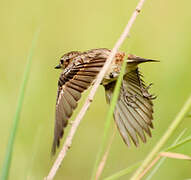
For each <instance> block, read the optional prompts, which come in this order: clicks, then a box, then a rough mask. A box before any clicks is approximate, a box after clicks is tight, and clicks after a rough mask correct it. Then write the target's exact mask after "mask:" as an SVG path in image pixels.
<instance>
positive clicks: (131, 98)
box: [121, 83, 137, 108]
mask: <svg viewBox="0 0 191 180" xmlns="http://www.w3.org/2000/svg"><path fill="white" fill-rule="evenodd" d="M121 89H122V91H123V97H124V99H125V102H126V103H127V105H128V106H130V107H132V108H137V105H136V98H137V95H136V94H131V95H128V94H127V93H126V91H125V88H124V86H123V83H122V85H121Z"/></svg>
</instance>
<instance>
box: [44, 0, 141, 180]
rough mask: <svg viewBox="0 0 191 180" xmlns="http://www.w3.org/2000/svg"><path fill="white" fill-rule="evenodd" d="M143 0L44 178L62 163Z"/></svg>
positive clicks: (54, 173) (52, 176)
mask: <svg viewBox="0 0 191 180" xmlns="http://www.w3.org/2000/svg"><path fill="white" fill-rule="evenodd" d="M144 1H145V0H140V1H139V3H138V5H137V7H136V9H135V11H134V12H133V14H132V16H131V18H130V20H129V22H128V24H127V25H126V27H125V29H124V31H123V33H122V34H121V36H120V38H119V39H118V41H117V43H116V44H115V46H114V48H113V49H112V51H111V54H110V55H109V57H108V59H107V61H106V62H105V64H104V66H103V68H102V70H101V71H100V73H99V74H98V76H97V78H96V81H95V84H94V85H93V87H92V89H91V91H90V93H89V95H88V97H87V99H86V101H85V103H84V105H83V107H82V109H81V110H80V112H79V114H78V115H77V117H76V119H75V120H74V122H73V124H72V127H71V129H70V132H69V134H68V136H67V138H66V141H65V143H64V145H63V148H62V150H61V151H60V153H59V155H58V157H57V159H56V161H55V163H54V164H53V166H52V169H51V170H50V172H49V174H48V176H47V177H46V178H45V179H46V180H52V179H53V178H54V176H55V175H56V172H57V170H58V168H59V167H60V165H61V163H62V160H63V159H64V157H65V156H66V152H67V151H68V149H69V148H70V146H71V144H72V139H73V136H74V134H75V132H76V130H77V127H78V126H79V124H80V121H81V120H82V118H83V116H84V115H85V113H86V111H87V109H88V107H89V106H90V104H91V102H92V100H93V98H94V95H95V93H96V91H97V89H98V87H99V85H100V83H101V81H102V79H103V77H104V75H105V73H106V71H107V69H108V68H109V66H110V64H111V62H112V60H113V58H114V57H115V54H116V53H117V51H118V49H119V48H120V46H121V44H122V43H123V41H124V40H125V39H126V37H127V36H128V35H129V32H130V29H131V27H132V25H133V23H134V21H135V19H136V17H137V15H138V14H139V13H140V11H141V8H142V6H143V3H144Z"/></svg>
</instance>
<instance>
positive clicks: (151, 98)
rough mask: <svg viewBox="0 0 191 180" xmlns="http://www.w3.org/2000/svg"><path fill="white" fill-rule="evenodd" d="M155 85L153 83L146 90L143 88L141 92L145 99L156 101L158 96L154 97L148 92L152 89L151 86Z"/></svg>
mask: <svg viewBox="0 0 191 180" xmlns="http://www.w3.org/2000/svg"><path fill="white" fill-rule="evenodd" d="M152 85H153V83H151V84H149V85H148V86H147V87H146V88H143V87H142V88H141V92H142V95H143V97H145V98H148V99H150V100H153V99H156V98H157V96H154V95H153V94H149V92H148V90H149V89H150V88H151V86H152Z"/></svg>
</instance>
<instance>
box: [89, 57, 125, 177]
mask: <svg viewBox="0 0 191 180" xmlns="http://www.w3.org/2000/svg"><path fill="white" fill-rule="evenodd" d="M126 63H127V62H126V60H124V61H123V64H122V67H121V72H120V75H119V77H118V79H117V83H116V85H115V89H114V93H113V97H112V100H111V105H110V108H109V111H108V114H107V118H106V122H105V127H104V134H103V138H102V142H101V145H100V149H99V151H98V153H97V158H96V161H95V165H94V169H93V173H92V177H91V179H92V180H94V179H95V176H96V171H97V168H98V164H99V161H100V157H101V155H102V153H103V149H104V144H105V141H106V137H107V134H108V131H109V127H110V123H111V119H112V117H113V112H114V109H115V105H116V103H117V100H118V96H119V91H120V87H121V82H122V79H123V75H124V73H125V68H126Z"/></svg>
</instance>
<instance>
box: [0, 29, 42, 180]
mask: <svg viewBox="0 0 191 180" xmlns="http://www.w3.org/2000/svg"><path fill="white" fill-rule="evenodd" d="M38 34H39V31H38V32H36V33H35V35H34V38H33V42H32V47H31V50H30V52H29V56H28V58H27V64H26V69H25V72H24V76H23V82H22V84H21V89H20V94H19V98H18V104H17V108H16V112H15V116H14V119H13V125H12V129H11V131H10V136H9V140H8V146H7V150H6V155H5V160H4V164H3V167H2V172H1V178H0V179H1V180H7V179H8V175H9V169H10V166H11V159H12V153H13V146H14V141H15V136H16V132H17V127H18V123H19V117H20V113H21V110H22V105H23V100H24V95H25V90H26V86H27V82H28V79H29V72H30V68H31V62H32V56H33V54H34V48H35V45H36V41H37V37H38Z"/></svg>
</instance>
